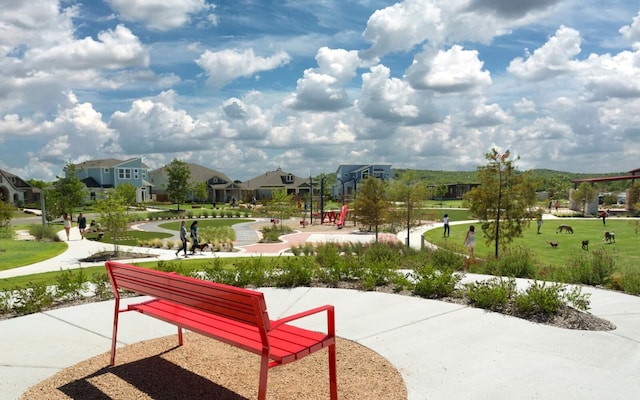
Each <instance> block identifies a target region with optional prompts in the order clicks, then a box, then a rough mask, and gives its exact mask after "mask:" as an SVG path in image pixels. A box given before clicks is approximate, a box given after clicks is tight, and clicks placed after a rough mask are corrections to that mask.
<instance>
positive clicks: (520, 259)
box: [480, 246, 536, 278]
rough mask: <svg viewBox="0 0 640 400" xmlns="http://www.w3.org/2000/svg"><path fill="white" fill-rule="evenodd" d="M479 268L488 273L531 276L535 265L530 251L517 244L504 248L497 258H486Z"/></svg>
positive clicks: (519, 276)
mask: <svg viewBox="0 0 640 400" xmlns="http://www.w3.org/2000/svg"><path fill="white" fill-rule="evenodd" d="M480 269H481V270H482V272H483V273H486V274H489V275H496V276H510V277H514V278H533V277H534V275H535V270H536V267H535V261H534V259H533V257H531V253H530V252H529V251H528V250H527V249H526V248H524V247H521V246H518V247H515V248H512V249H508V250H506V251H505V252H503V254H502V256H501V257H500V258H498V259H494V258H492V259H489V260H487V261H486V262H484V263H483V264H482V266H481V267H480Z"/></svg>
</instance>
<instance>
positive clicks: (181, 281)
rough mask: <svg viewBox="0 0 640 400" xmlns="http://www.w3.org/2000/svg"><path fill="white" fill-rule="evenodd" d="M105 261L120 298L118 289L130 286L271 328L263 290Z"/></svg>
mask: <svg viewBox="0 0 640 400" xmlns="http://www.w3.org/2000/svg"><path fill="white" fill-rule="evenodd" d="M105 265H106V268H107V273H108V274H109V279H110V280H111V284H112V286H113V291H114V294H115V295H116V298H119V293H118V289H126V290H129V291H132V292H136V293H140V294H143V295H147V296H152V297H155V298H159V299H163V300H166V301H170V302H173V303H177V304H180V305H183V306H188V307H191V308H194V309H198V310H201V311H203V312H205V313H211V314H216V315H219V316H221V317H224V318H230V319H233V320H236V321H239V322H242V323H245V324H249V325H253V326H257V327H258V328H261V329H264V330H265V331H269V329H270V324H269V315H268V313H267V306H266V302H265V300H264V294H263V293H261V292H257V291H255V290H249V289H244V288H238V287H235V286H230V285H224V284H221V283H215V282H210V281H205V280H202V279H196V278H191V277H188V276H182V275H178V274H176V273H170V272H164V271H156V270H152V269H148V268H142V267H136V266H134V265H129V264H122V263H118V262H115V261H107V262H106V264H105Z"/></svg>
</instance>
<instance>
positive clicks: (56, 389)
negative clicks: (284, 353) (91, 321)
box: [20, 333, 407, 400]
mask: <svg viewBox="0 0 640 400" xmlns="http://www.w3.org/2000/svg"><path fill="white" fill-rule="evenodd" d="M336 352H337V367H338V391H339V395H340V398H341V399H368V400H377V399H380V400H382V399H384V400H401V399H402V400H405V399H406V398H407V389H406V387H405V384H404V381H403V380H402V376H401V375H400V373H399V372H398V370H396V369H395V368H394V367H393V366H392V365H391V364H390V363H389V362H388V361H387V360H386V359H385V358H384V357H382V356H380V355H379V354H377V353H375V352H374V351H372V350H370V349H368V348H366V347H364V346H361V345H359V344H357V343H355V342H351V341H349V340H345V339H341V338H338V339H337V343H336ZM259 365H260V357H259V356H257V355H254V354H252V353H249V352H247V351H244V350H240V349H237V348H235V347H232V346H228V345H226V344H223V343H220V342H218V341H215V340H212V339H209V338H206V337H204V336H201V335H198V334H195V333H189V334H186V335H185V337H184V346H180V347H177V339H176V336H175V335H173V336H168V337H164V338H160V339H154V340H149V341H144V342H140V343H136V344H133V345H130V346H125V347H122V348H120V349H118V352H117V355H116V365H115V366H114V367H109V353H104V354H101V355H99V356H96V357H93V358H91V359H88V360H85V361H82V362H80V363H78V364H76V365H74V366H72V367H69V368H66V369H64V370H62V371H60V372H58V373H57V374H55V375H54V376H53V377H51V378H49V379H47V380H45V381H43V382H41V383H39V384H37V385H36V386H33V387H32V388H30V389H29V390H28V391H27V392H25V393H24V394H23V395H22V396H21V397H20V399H25V400H26V399H29V400H34V399H35V400H39V399H47V400H58V399H204V398H207V399H220V400H224V399H227V400H246V399H255V398H257V392H258V380H259V379H258V374H259ZM267 388H268V390H267V398H269V399H298V400H305V399H328V398H329V368H328V361H327V352H326V351H324V350H322V351H318V352H316V353H314V354H312V355H310V356H308V357H305V358H303V359H302V360H299V361H297V362H294V363H291V364H287V365H284V366H280V367H277V368H273V369H271V370H270V371H269V379H268V383H267Z"/></svg>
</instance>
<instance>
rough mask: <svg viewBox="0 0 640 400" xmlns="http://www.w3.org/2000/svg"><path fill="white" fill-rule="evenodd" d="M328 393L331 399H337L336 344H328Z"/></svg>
mask: <svg viewBox="0 0 640 400" xmlns="http://www.w3.org/2000/svg"><path fill="white" fill-rule="evenodd" d="M328 350H329V393H330V396H331V400H338V374H337V371H336V345H335V344H332V345H330V346H329V349H328Z"/></svg>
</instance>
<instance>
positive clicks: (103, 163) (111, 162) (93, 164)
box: [74, 157, 149, 170]
mask: <svg viewBox="0 0 640 400" xmlns="http://www.w3.org/2000/svg"><path fill="white" fill-rule="evenodd" d="M139 158H140V157H133V158H129V159H127V160H124V161H122V160H116V159H115V158H105V159H102V160H88V161H83V162H81V163H79V164H74V166H75V167H76V170H78V169H89V168H113V167H117V166H118V165H120V164H124V163H126V162H129V161H131V160H137V159H139ZM142 168H147V169H148V168H149V167H148V166H147V165H146V164H145V163H142Z"/></svg>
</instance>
